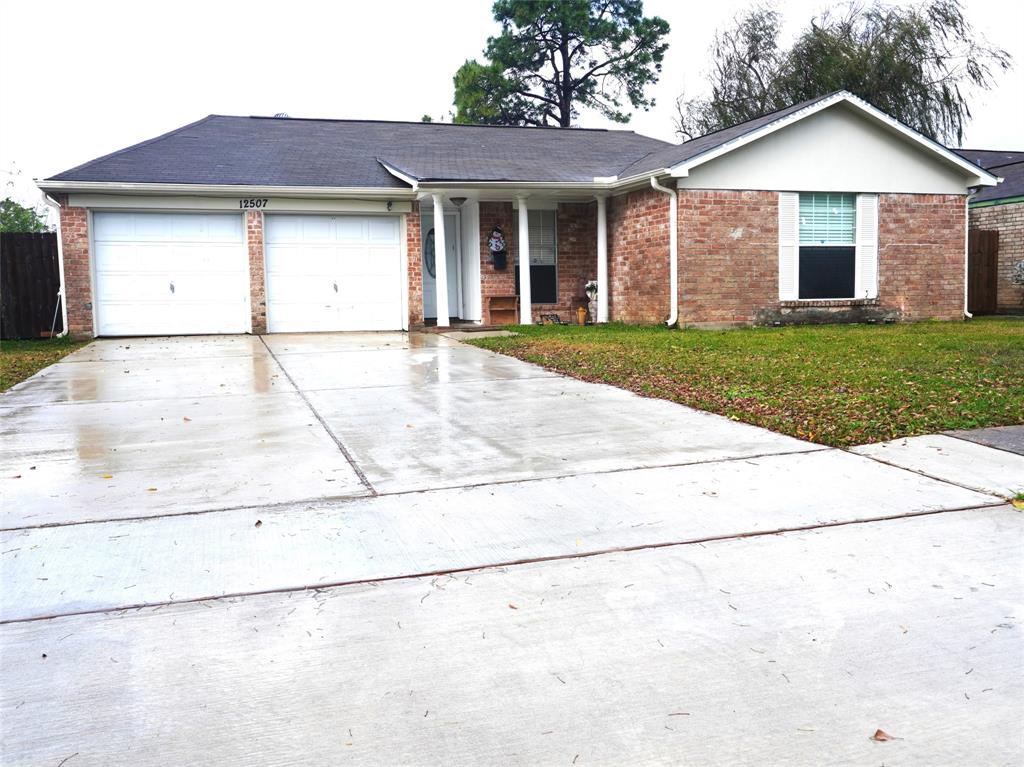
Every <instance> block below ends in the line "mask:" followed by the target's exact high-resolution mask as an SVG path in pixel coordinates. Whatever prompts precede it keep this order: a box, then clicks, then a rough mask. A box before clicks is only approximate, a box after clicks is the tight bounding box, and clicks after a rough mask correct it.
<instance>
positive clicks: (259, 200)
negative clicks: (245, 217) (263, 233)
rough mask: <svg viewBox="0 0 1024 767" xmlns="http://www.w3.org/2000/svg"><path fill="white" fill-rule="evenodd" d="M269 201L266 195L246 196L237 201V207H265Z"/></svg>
mask: <svg viewBox="0 0 1024 767" xmlns="http://www.w3.org/2000/svg"><path fill="white" fill-rule="evenodd" d="M268 202H270V200H268V199H267V198H266V197H246V198H244V199H242V200H239V201H238V207H239V208H265V207H267V203H268Z"/></svg>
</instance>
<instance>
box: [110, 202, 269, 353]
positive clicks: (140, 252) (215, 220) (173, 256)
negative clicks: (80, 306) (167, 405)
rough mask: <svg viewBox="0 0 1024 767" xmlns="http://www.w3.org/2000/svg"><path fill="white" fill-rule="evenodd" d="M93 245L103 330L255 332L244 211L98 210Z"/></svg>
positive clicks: (120, 332)
mask: <svg viewBox="0 0 1024 767" xmlns="http://www.w3.org/2000/svg"><path fill="white" fill-rule="evenodd" d="M93 242H94V246H95V248H94V250H95V255H94V258H95V271H96V313H97V329H98V332H99V334H100V335H153V334H160V335H164V334H168V335H178V334H198V333H244V332H247V331H248V330H249V268H248V252H247V249H246V246H245V240H244V229H243V226H242V217H241V216H240V215H233V214H227V215H225V214H189V213H105V212H96V213H94V214H93ZM172 287H173V290H172Z"/></svg>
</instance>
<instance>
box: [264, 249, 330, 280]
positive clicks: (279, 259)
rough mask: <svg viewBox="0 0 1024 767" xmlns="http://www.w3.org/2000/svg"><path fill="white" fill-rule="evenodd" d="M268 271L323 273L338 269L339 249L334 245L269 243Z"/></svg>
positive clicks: (290, 273)
mask: <svg viewBox="0 0 1024 767" xmlns="http://www.w3.org/2000/svg"><path fill="white" fill-rule="evenodd" d="M267 271H269V272H271V273H272V274H274V275H278V274H282V275H296V274H309V275H323V276H324V277H325V278H326V277H333V276H334V274H335V272H336V271H337V250H336V249H335V248H334V247H333V246H332V245H309V246H306V247H305V248H304V247H302V246H301V245H268V247H267Z"/></svg>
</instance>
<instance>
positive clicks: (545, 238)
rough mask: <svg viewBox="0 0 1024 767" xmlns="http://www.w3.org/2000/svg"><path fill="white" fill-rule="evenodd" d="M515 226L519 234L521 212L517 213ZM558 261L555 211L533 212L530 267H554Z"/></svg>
mask: <svg viewBox="0 0 1024 767" xmlns="http://www.w3.org/2000/svg"><path fill="white" fill-rule="evenodd" d="M515 226H516V231H517V232H518V231H519V228H518V227H519V211H516V212H515ZM516 255H517V256H518V254H516ZM556 260H557V255H556V244H555V211H553V210H531V211H530V266H554V265H555V262H556ZM517 263H518V262H517Z"/></svg>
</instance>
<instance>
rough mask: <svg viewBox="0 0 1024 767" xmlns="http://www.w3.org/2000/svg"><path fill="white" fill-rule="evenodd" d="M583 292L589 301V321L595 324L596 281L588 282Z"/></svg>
mask: <svg viewBox="0 0 1024 767" xmlns="http://www.w3.org/2000/svg"><path fill="white" fill-rule="evenodd" d="M583 290H584V292H585V293H586V294H587V299H588V300H589V301H590V321H591V322H597V280H589V281H588V282H587V284H586V285H584V286H583Z"/></svg>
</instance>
